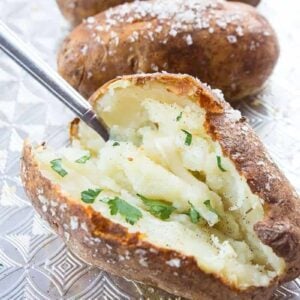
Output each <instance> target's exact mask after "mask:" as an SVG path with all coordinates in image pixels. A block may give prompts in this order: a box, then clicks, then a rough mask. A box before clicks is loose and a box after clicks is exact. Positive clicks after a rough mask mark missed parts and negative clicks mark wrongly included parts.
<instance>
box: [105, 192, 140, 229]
mask: <svg viewBox="0 0 300 300" xmlns="http://www.w3.org/2000/svg"><path fill="white" fill-rule="evenodd" d="M107 204H108V205H109V209H110V214H111V215H112V216H114V215H116V214H117V213H119V214H120V215H121V216H123V217H125V220H126V222H128V223H129V224H131V225H134V224H135V223H136V222H137V221H138V220H139V219H140V218H141V217H142V216H143V215H142V213H141V211H140V210H139V209H137V208H136V207H134V206H132V205H130V204H129V203H127V202H126V201H125V200H123V199H121V198H119V197H115V198H113V199H110V200H109V201H108V202H107Z"/></svg>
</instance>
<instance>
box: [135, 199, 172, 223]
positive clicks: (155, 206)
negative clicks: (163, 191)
mask: <svg viewBox="0 0 300 300" xmlns="http://www.w3.org/2000/svg"><path fill="white" fill-rule="evenodd" d="M137 196H139V197H140V198H141V199H142V201H143V202H144V204H145V205H146V206H147V208H148V211H149V213H150V214H151V215H153V216H154V217H157V218H159V219H161V220H166V219H169V217H170V215H171V213H172V212H173V211H174V210H175V207H173V206H172V204H171V203H169V202H166V201H163V200H153V199H149V198H146V197H144V196H142V195H140V194H137Z"/></svg>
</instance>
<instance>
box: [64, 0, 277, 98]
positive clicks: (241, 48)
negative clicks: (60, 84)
mask: <svg viewBox="0 0 300 300" xmlns="http://www.w3.org/2000/svg"><path fill="white" fill-rule="evenodd" d="M137 5H138V4H137V3H129V4H124V6H123V5H120V6H117V7H114V8H112V9H111V10H109V14H110V15H112V17H110V18H109V17H107V16H106V13H105V12H103V13H100V14H98V15H96V16H95V22H94V23H93V24H92V25H91V24H87V23H83V24H81V25H79V26H78V27H77V28H75V29H74V30H73V31H72V32H71V33H70V35H69V36H67V38H66V39H65V41H64V43H63V45H62V47H61V49H60V51H59V54H58V71H59V73H60V74H61V75H62V76H63V77H64V78H65V79H66V80H67V81H68V82H69V83H70V84H71V85H72V86H73V87H75V88H76V89H77V90H78V91H79V92H80V93H81V94H82V95H83V96H85V97H89V96H91V94H92V93H93V92H94V91H95V90H96V89H97V88H98V87H99V85H101V84H104V83H105V82H107V81H108V80H111V79H113V78H115V77H116V76H119V75H127V74H136V73H153V72H156V71H167V72H170V73H186V74H190V75H193V76H195V77H198V78H199V79H200V80H201V81H203V82H206V83H208V84H210V85H211V86H212V87H214V88H219V89H221V90H222V91H223V93H224V94H225V96H226V99H227V100H229V101H233V100H238V99H241V98H243V97H245V96H248V95H252V94H255V93H257V92H258V91H260V90H261V89H262V88H263V86H264V83H265V82H266V80H267V78H268V77H269V76H270V74H271V73H272V70H273V68H274V66H275V64H276V61H277V58H278V55H279V46H278V42H277V38H276V35H275V33H274V31H273V29H272V27H271V26H270V24H269V23H268V21H267V20H266V19H265V18H264V17H263V16H261V15H260V14H259V13H258V12H257V11H256V10H255V9H254V8H253V7H251V6H249V5H245V4H242V3H237V2H222V3H219V4H218V5H217V8H209V9H206V10H204V11H202V12H199V19H206V18H207V17H208V16H209V15H211V14H212V15H213V17H212V19H211V21H210V24H211V26H210V28H212V30H213V32H209V29H208V28H202V29H197V28H192V29H191V30H183V31H180V30H179V31H178V33H177V35H176V36H172V35H170V31H171V30H172V25H170V24H171V23H172V22H173V21H172V20H170V22H165V21H164V22H162V21H161V20H158V19H157V18H156V17H153V16H151V14H147V15H145V16H144V17H143V18H142V19H139V18H138V19H135V13H134V11H135V9H136V8H135V7H137ZM125 8H126V9H127V10H129V11H131V12H130V13H128V16H126V18H125V19H126V20H128V19H129V18H131V17H132V18H133V19H132V20H133V21H132V23H128V22H126V21H124V22H122V21H120V14H122V12H123V11H124V10H125ZM232 15H235V16H238V19H237V20H235V21H232V22H229V23H228V24H227V26H226V28H225V29H224V28H222V25H220V22H218V20H223V19H230V18H232ZM108 19H115V20H118V22H117V23H116V25H112V26H111V27H110V29H109V30H104V31H99V30H96V29H95V28H96V27H98V28H99V26H105V22H106V21H107V20H108ZM160 26H162V29H161V31H159V32H157V31H156V30H157V28H160ZM239 27H240V28H241V30H242V31H241V32H239V34H240V35H238V34H237V31H238V28H239ZM111 32H114V34H116V35H117V38H115V37H112V36H111ZM135 33H138V39H137V40H135V41H132V37H133V36H134V35H135ZM189 35H190V37H191V39H192V44H188V42H187V36H189ZM235 38H236V39H237V41H236V42H235V41H233V42H232V41H231V42H230V41H229V40H230V39H233V40H235ZM97 39H98V42H97ZM99 39H101V42H99Z"/></svg>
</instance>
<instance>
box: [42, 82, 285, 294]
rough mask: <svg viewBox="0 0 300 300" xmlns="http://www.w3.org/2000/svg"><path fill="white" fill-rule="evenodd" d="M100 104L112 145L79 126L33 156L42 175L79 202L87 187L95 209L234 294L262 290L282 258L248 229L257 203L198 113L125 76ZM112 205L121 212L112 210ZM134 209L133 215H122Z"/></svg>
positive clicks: (185, 101)
mask: <svg viewBox="0 0 300 300" xmlns="http://www.w3.org/2000/svg"><path fill="white" fill-rule="evenodd" d="M97 105H98V106H97V111H98V113H99V114H101V116H102V117H103V118H104V120H105V121H106V123H107V124H108V125H109V126H110V128H111V140H110V141H108V142H107V143H104V142H103V141H102V140H101V139H100V138H99V137H98V136H97V135H96V134H95V133H94V132H93V131H92V130H91V129H89V128H87V127H86V126H85V125H84V124H81V125H80V127H79V136H78V139H76V140H75V141H73V144H72V146H71V147H67V148H63V149H60V150H57V151H54V150H51V149H50V150H43V151H41V150H39V151H38V150H37V153H36V155H37V158H38V160H39V162H40V164H41V168H42V170H43V174H44V175H45V176H46V177H48V178H50V179H51V180H52V181H54V182H55V183H57V184H59V185H61V187H62V190H63V191H64V192H65V193H66V194H68V195H71V196H72V197H73V198H74V199H78V201H81V202H84V201H83V199H82V198H83V194H82V193H83V192H84V191H92V192H90V194H88V196H89V197H90V198H88V199H89V201H90V202H89V205H92V206H93V208H94V209H95V210H97V211H99V212H101V213H102V214H103V215H104V216H106V217H108V218H110V219H112V220H113V221H114V222H116V223H120V224H122V225H124V226H126V227H127V228H128V230H129V231H130V232H141V233H143V234H144V239H145V240H147V241H149V242H151V243H152V244H155V245H157V246H159V247H165V248H169V249H174V250H177V251H179V252H181V253H184V254H185V255H187V256H193V257H194V258H195V259H196V261H197V263H198V265H199V267H200V268H201V269H202V270H204V271H205V272H207V273H213V274H216V275H217V276H218V277H222V278H224V280H226V281H227V282H229V283H230V284H231V285H233V286H235V287H236V288H239V289H246V288H247V287H249V286H267V285H268V284H269V283H270V281H271V280H272V279H273V278H274V277H276V276H278V275H280V274H281V273H282V272H283V270H284V262H283V260H282V259H281V258H279V257H277V256H276V255H275V254H274V253H273V251H272V249H271V248H269V247H268V246H265V245H264V244H262V243H261V242H260V240H259V239H258V238H257V237H256V235H255V233H254V231H253V225H254V224H255V223H256V222H258V221H260V220H262V219H263V217H264V210H263V205H262V204H263V203H262V200H261V199H260V198H259V197H257V196H256V195H254V194H253V193H252V192H251V191H250V189H249V187H248V185H247V183H246V181H245V179H244V178H243V177H241V176H240V175H239V173H238V172H237V170H236V169H235V166H234V165H233V163H232V162H231V161H230V160H229V159H228V158H227V157H225V156H224V155H223V154H222V150H221V148H220V145H219V144H218V143H217V142H215V141H213V140H212V139H211V138H210V136H209V135H208V134H207V133H206V131H205V129H204V120H205V111H204V110H203V109H202V108H201V107H199V106H198V105H197V104H195V103H194V102H193V101H192V100H191V99H190V98H189V97H188V96H178V95H175V94H174V93H172V92H170V91H167V90H166V89H165V88H164V86H162V85H160V84H157V83H148V84H146V85H144V86H133V85H131V84H130V83H129V82H128V81H124V80H122V81H117V82H116V83H114V84H113V85H112V86H111V87H110V90H109V91H108V92H107V93H106V94H105V95H104V96H103V97H102V99H101V101H99V102H98V104H97ZM82 158H85V159H83V161H84V160H86V161H84V162H82V161H81V162H79V163H78V161H80V159H82ZM57 159H59V166H58V169H57V168H53V161H57ZM51 162H52V163H51ZM59 169H63V170H64V171H65V172H66V173H67V174H66V175H64V176H61V175H62V174H60V173H61V172H58V170H59ZM96 194H97V195H96ZM91 198H92V199H91ZM111 199H114V201H115V199H121V200H120V201H122V203H123V204H124V202H125V203H126V205H127V206H126V207H127V210H126V209H125V208H124V207H123V212H122V211H121V210H120V208H119V210H117V212H112V208H111V206H110V203H111V202H109V201H110V200H111ZM145 199H146V200H145ZM85 200H86V199H85ZM85 203H87V202H85ZM122 203H121V204H122ZM114 204H116V202H114ZM119 204H120V203H119ZM128 205H129V208H128ZM132 207H133V208H134V209H135V210H134V209H132ZM130 209H131V210H130ZM137 211H138V212H139V213H137ZM133 212H135V219H134V218H133V216H131V219H130V220H129V219H128V218H126V214H133ZM132 218H133V219H132ZM177 267H178V266H177Z"/></svg>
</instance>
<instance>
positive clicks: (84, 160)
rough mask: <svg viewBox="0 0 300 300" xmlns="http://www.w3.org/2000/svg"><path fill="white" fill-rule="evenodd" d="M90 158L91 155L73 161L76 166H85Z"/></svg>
mask: <svg viewBox="0 0 300 300" xmlns="http://www.w3.org/2000/svg"><path fill="white" fill-rule="evenodd" d="M90 158H91V155H90V154H89V155H84V156H82V157H80V158H78V159H76V160H75V162H76V163H78V164H85V163H86V162H87V161H88V160H89V159H90Z"/></svg>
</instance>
